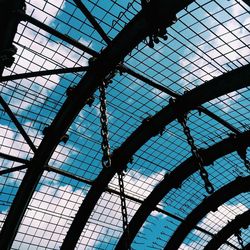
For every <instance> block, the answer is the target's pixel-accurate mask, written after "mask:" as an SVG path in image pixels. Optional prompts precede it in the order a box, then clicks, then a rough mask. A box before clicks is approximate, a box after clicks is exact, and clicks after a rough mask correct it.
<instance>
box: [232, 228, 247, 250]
mask: <svg viewBox="0 0 250 250" xmlns="http://www.w3.org/2000/svg"><path fill="white" fill-rule="evenodd" d="M234 235H235V237H236V238H237V240H238V243H239V245H240V247H241V249H242V250H244V249H245V247H244V242H243V239H242V237H241V231H240V230H239V231H238V232H236V233H235V234H234Z"/></svg>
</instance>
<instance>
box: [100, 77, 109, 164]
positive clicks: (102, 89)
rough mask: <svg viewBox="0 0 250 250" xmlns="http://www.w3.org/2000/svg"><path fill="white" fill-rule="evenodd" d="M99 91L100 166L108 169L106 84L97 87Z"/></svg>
mask: <svg viewBox="0 0 250 250" xmlns="http://www.w3.org/2000/svg"><path fill="white" fill-rule="evenodd" d="M99 91H100V97H99V98H100V121H101V136H102V152H103V156H102V166H103V168H109V167H110V166H111V156H110V145H109V133H108V116H107V106H106V82H105V81H103V82H102V84H101V85H100V86H99Z"/></svg>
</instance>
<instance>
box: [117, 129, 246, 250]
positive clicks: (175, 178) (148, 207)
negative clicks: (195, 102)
mask: <svg viewBox="0 0 250 250" xmlns="http://www.w3.org/2000/svg"><path fill="white" fill-rule="evenodd" d="M239 145H241V146H243V147H247V146H250V131H246V132H243V133H241V134H240V135H239V136H238V137H237V138H234V137H229V138H227V139H224V140H222V141H220V142H218V143H216V144H214V145H213V146H211V147H209V148H207V149H204V150H202V151H201V155H202V158H203V161H204V165H205V166H209V165H211V164H212V163H213V162H214V161H215V160H217V159H219V158H221V157H223V156H225V155H227V154H230V153H232V152H234V151H237V150H238V146H239ZM197 170H198V166H197V162H196V160H195V158H194V157H193V156H192V157H190V158H188V159H187V160H185V161H184V162H182V163H181V164H180V165H179V166H178V167H176V168H175V169H174V170H173V171H172V172H171V173H170V174H168V175H165V177H164V179H163V180H162V181H161V182H160V183H159V184H158V185H157V186H156V187H155V188H154V190H153V191H152V192H151V193H150V194H149V196H148V197H147V198H146V199H145V200H144V202H143V203H142V205H141V206H140V207H139V208H138V210H137V211H136V213H135V215H134V216H133V218H132V219H131V221H130V223H129V226H128V228H129V244H131V243H132V242H133V240H134V238H135V236H136V234H137V233H138V231H139V230H140V228H141V227H142V225H143V223H144V221H145V220H146V219H147V217H148V216H149V215H150V213H151V212H152V211H153V210H154V209H155V207H156V206H157V204H158V203H159V202H160V201H161V200H162V199H163V198H164V197H165V196H166V195H167V194H168V193H169V192H170V191H171V190H172V189H173V188H178V187H179V186H180V185H181V183H182V182H183V181H184V180H185V179H187V178H188V177H189V176H191V175H192V174H194V173H195V172H196V171H197ZM125 240H128V239H127V238H126V236H125V234H124V233H123V235H122V236H121V238H120V240H119V242H118V243H117V245H116V249H117V250H118V249H124V246H125V244H124V243H125ZM127 244H128V243H127Z"/></svg>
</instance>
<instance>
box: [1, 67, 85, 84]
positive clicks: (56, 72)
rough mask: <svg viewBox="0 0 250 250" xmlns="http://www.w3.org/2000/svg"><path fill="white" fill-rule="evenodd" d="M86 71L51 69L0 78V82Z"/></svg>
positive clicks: (80, 69) (81, 68)
mask: <svg viewBox="0 0 250 250" xmlns="http://www.w3.org/2000/svg"><path fill="white" fill-rule="evenodd" d="M87 69H88V67H87V66H86V67H74V68H62V69H52V70H44V71H37V72H28V73H23V74H16V75H10V76H2V77H0V82H5V81H13V80H19V79H24V78H25V79H26V78H31V77H37V76H47V75H59V74H67V73H77V72H84V71H86V70H87Z"/></svg>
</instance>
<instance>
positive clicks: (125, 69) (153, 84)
mask: <svg viewBox="0 0 250 250" xmlns="http://www.w3.org/2000/svg"><path fill="white" fill-rule="evenodd" d="M118 69H119V70H120V71H121V72H124V73H127V74H129V75H131V76H133V77H135V78H137V79H139V80H141V81H143V82H145V83H146V84H148V85H149V86H151V87H153V88H156V89H158V90H160V91H162V92H163V93H166V94H168V95H170V96H172V97H174V98H178V97H180V95H179V94H178V93H176V92H174V91H173V90H171V89H168V88H167V87H165V86H162V85H160V84H159V83H157V82H155V81H152V80H151V79H149V78H147V77H145V76H143V75H141V74H139V73H137V72H135V71H134V70H132V69H131V68H129V67H128V66H126V65H119V68H118ZM196 109H197V110H198V111H199V112H202V113H204V114H206V115H207V116H209V117H211V118H213V119H214V120H215V121H217V122H219V123H221V124H222V125H223V126H225V127H226V128H227V129H229V130H231V131H232V132H233V133H235V134H238V133H239V130H238V129H237V128H235V127H234V126H232V125H231V124H229V123H228V122H227V121H225V120H223V119H222V118H221V117H219V116H217V115H216V114H214V113H212V112H211V111H209V110H208V109H206V108H204V107H202V106H199V107H196Z"/></svg>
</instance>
